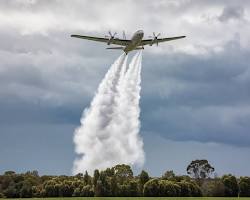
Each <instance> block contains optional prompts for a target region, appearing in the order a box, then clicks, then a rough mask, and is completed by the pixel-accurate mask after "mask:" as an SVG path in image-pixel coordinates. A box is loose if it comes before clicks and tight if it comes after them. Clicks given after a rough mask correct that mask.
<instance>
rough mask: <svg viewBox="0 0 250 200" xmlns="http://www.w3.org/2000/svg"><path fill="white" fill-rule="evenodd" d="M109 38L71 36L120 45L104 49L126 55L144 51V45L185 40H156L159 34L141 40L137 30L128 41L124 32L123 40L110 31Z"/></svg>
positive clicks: (171, 38)
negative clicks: (140, 50)
mask: <svg viewBox="0 0 250 200" xmlns="http://www.w3.org/2000/svg"><path fill="white" fill-rule="evenodd" d="M108 33H109V36H105V37H103V38H102V37H92V36H86V35H71V37H75V38H80V39H85V40H92V41H97V42H104V43H107V45H110V44H114V45H120V46H119V47H108V48H106V49H115V50H123V51H124V52H125V53H126V54H128V53H129V52H130V51H133V50H139V49H144V46H145V45H149V46H152V45H153V44H156V45H157V46H158V43H161V42H167V41H170V40H178V39H182V38H185V37H186V36H177V37H168V38H158V37H159V36H160V33H158V34H157V35H156V34H155V33H154V32H153V36H150V38H151V39H146V40H143V36H144V32H143V30H138V31H136V32H135V33H134V35H133V36H132V38H131V39H130V40H127V39H126V35H125V32H123V39H119V38H115V35H116V34H117V33H114V34H112V33H111V31H109V32H108Z"/></svg>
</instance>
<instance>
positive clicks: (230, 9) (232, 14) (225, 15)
mask: <svg viewBox="0 0 250 200" xmlns="http://www.w3.org/2000/svg"><path fill="white" fill-rule="evenodd" d="M243 17H244V8H243V7H241V6H226V7H225V8H224V9H223V12H222V14H221V16H220V17H219V20H220V21H222V22H226V21H228V20H230V19H237V20H239V19H241V18H243Z"/></svg>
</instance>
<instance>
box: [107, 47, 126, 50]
mask: <svg viewBox="0 0 250 200" xmlns="http://www.w3.org/2000/svg"><path fill="white" fill-rule="evenodd" d="M106 49H116V50H117V49H123V47H107V48H106Z"/></svg>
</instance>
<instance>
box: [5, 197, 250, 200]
mask: <svg viewBox="0 0 250 200" xmlns="http://www.w3.org/2000/svg"><path fill="white" fill-rule="evenodd" d="M32 199H33V200H39V199H45V200H60V199H63V200H80V199H83V200H109V199H112V200H154V199H161V200H191V199H194V200H217V199H218V200H239V199H244V200H250V197H241V198H237V197H64V198H60V197H58V198H30V199H29V200H32ZM10 200H14V199H10ZM19 200H20V199H19Z"/></svg>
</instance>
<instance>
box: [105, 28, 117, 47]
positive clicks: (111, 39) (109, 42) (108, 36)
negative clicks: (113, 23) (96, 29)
mask: <svg viewBox="0 0 250 200" xmlns="http://www.w3.org/2000/svg"><path fill="white" fill-rule="evenodd" d="M108 34H109V35H105V38H109V41H108V43H107V44H108V45H110V44H111V43H112V41H113V40H114V38H115V35H117V33H116V32H114V34H112V33H111V31H109V32H108Z"/></svg>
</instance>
